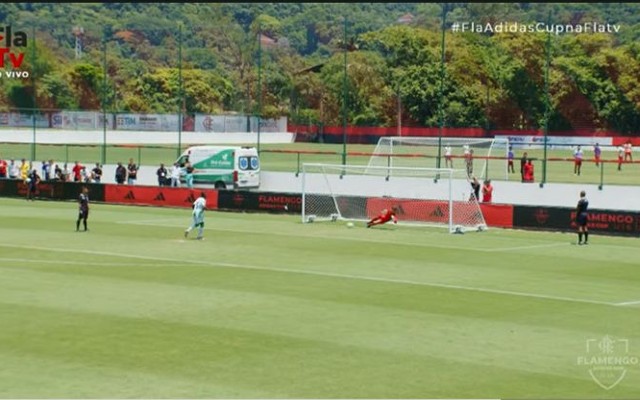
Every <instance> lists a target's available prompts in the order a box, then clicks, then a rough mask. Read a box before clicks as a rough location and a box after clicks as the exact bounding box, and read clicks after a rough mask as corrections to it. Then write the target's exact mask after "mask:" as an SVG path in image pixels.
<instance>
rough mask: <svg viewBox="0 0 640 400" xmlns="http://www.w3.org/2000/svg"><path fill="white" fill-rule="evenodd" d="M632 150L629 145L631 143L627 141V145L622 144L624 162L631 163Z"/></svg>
mask: <svg viewBox="0 0 640 400" xmlns="http://www.w3.org/2000/svg"><path fill="white" fill-rule="evenodd" d="M632 150H633V148H632V145H631V141H627V143H625V144H624V161H631V162H633V157H632V156H631V151H632Z"/></svg>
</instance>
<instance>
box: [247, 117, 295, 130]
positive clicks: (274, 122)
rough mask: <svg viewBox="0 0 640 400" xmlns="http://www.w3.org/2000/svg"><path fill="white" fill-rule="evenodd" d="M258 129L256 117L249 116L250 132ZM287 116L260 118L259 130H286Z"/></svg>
mask: <svg viewBox="0 0 640 400" xmlns="http://www.w3.org/2000/svg"><path fill="white" fill-rule="evenodd" d="M257 131H258V118H257V117H252V118H251V132H257ZM286 131H287V117H280V118H278V119H260V132H286Z"/></svg>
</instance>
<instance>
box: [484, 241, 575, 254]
mask: <svg viewBox="0 0 640 400" xmlns="http://www.w3.org/2000/svg"><path fill="white" fill-rule="evenodd" d="M560 246H563V247H566V246H567V244H566V243H545V244H532V245H529V246H515V247H503V248H497V249H484V251H487V252H496V251H512V250H528V249H542V248H547V247H560Z"/></svg>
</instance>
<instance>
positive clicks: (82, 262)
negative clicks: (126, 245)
mask: <svg viewBox="0 0 640 400" xmlns="http://www.w3.org/2000/svg"><path fill="white" fill-rule="evenodd" d="M0 261H3V262H21V263H31V264H66V265H93V266H97V265H100V266H107V267H118V266H121V265H122V263H113V262H86V261H67V260H37V259H33V258H5V257H2V258H0ZM136 265H140V266H149V267H152V266H156V265H158V263H136ZM0 268H2V266H0Z"/></svg>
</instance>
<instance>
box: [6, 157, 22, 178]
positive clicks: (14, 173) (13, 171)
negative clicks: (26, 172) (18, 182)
mask: <svg viewBox="0 0 640 400" xmlns="http://www.w3.org/2000/svg"><path fill="white" fill-rule="evenodd" d="M19 176H20V168H19V167H18V164H16V162H15V160H11V162H9V179H18V177H19Z"/></svg>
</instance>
